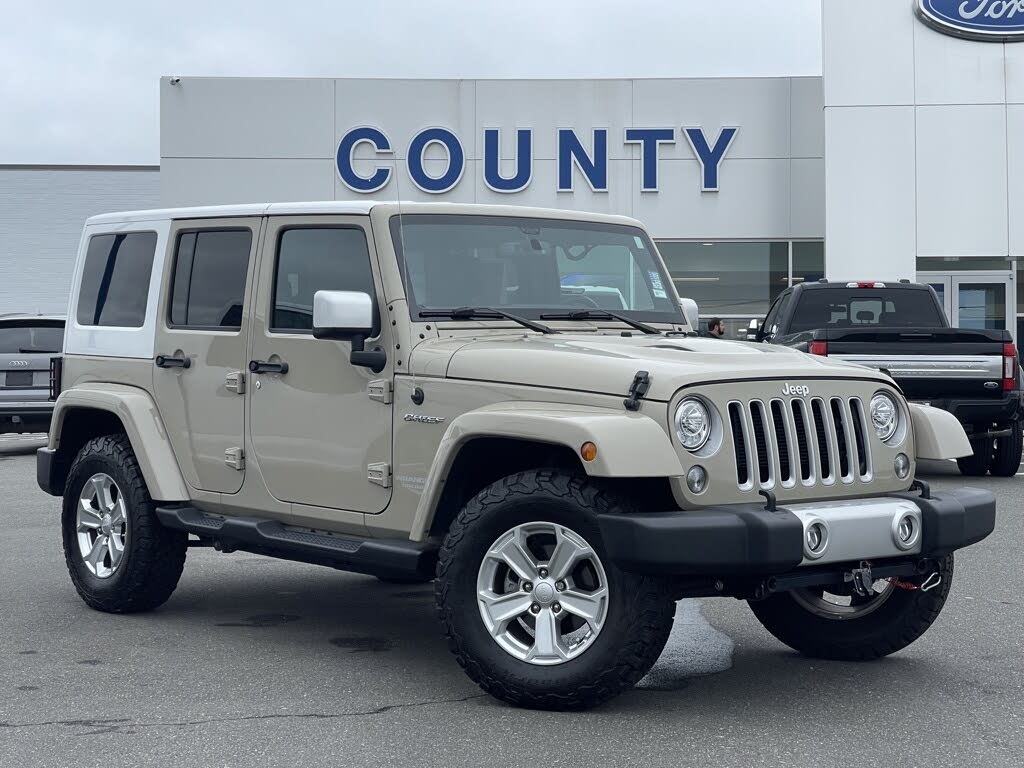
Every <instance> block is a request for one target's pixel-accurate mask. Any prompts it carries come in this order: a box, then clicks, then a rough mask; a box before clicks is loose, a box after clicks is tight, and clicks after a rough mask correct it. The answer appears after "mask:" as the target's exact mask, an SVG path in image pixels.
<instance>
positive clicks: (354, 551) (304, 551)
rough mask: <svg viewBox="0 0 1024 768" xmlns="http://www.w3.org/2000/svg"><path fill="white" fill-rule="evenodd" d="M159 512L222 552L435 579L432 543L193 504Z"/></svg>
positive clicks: (162, 518)
mask: <svg viewBox="0 0 1024 768" xmlns="http://www.w3.org/2000/svg"><path fill="white" fill-rule="evenodd" d="M156 514H157V517H158V518H159V520H160V522H161V523H162V524H163V525H164V526H166V527H167V528H173V529H174V530H178V531H185V532H186V533H191V534H194V535H196V536H199V537H200V538H201V539H209V540H212V541H213V543H214V546H215V547H217V548H218V549H220V550H222V551H229V552H230V551H231V550H235V549H241V550H245V551H247V552H254V553H256V554H261V555H269V556H271V557H278V558H283V559H285V560H296V561H298V562H303V563H313V564H316V565H326V566H330V567H332V568H338V569H340V570H343V571H354V572H356V573H367V574H370V575H372V576H384V577H387V578H395V579H403V578H407V579H431V578H433V575H434V568H435V566H436V565H437V550H438V547H437V545H436V544H433V543H430V542H418V541H409V540H407V539H370V538H362V537H358V536H342V535H339V534H326V533H314V532H312V531H304V530H300V529H296V528H289V527H287V526H285V525H284V524H282V523H280V522H278V521H277V520H264V519H260V518H255V517H227V518H225V517H216V516H214V515H208V514H206V513H205V512H204V511H203V510H201V509H197V508H196V507H188V506H185V507H157V509H156Z"/></svg>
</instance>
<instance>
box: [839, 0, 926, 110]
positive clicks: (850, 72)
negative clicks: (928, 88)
mask: <svg viewBox="0 0 1024 768" xmlns="http://www.w3.org/2000/svg"><path fill="white" fill-rule="evenodd" d="M822 6H823V7H822V23H823V29H824V32H823V46H822V69H823V71H824V75H825V103H826V104H828V105H829V106H850V105H869V104H913V103H914V26H915V25H916V24H918V23H919V22H918V21H917V19H915V18H914V13H913V11H912V10H911V3H910V0H823V2H822Z"/></svg>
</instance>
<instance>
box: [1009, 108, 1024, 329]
mask: <svg viewBox="0 0 1024 768" xmlns="http://www.w3.org/2000/svg"><path fill="white" fill-rule="evenodd" d="M1006 132H1007V135H1008V137H1009V138H1010V140H1009V141H1007V156H1006V173H1007V178H1008V180H1009V182H1008V184H1007V209H1008V210H1009V214H1008V217H1007V218H1008V227H1007V229H1008V230H1009V232H1008V236H1009V243H1008V251H1009V254H1010V255H1011V256H1018V257H1024V216H1022V215H1021V213H1020V212H1021V211H1024V142H1022V141H1020V140H1019V138H1020V137H1022V136H1024V105H1022V104H1008V105H1007V106H1006ZM1022 341H1024V340H1022Z"/></svg>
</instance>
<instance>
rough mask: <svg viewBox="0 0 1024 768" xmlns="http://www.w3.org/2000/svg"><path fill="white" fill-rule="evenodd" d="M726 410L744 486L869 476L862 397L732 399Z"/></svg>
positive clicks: (828, 482)
mask: <svg viewBox="0 0 1024 768" xmlns="http://www.w3.org/2000/svg"><path fill="white" fill-rule="evenodd" d="M728 412H729V431H730V433H731V437H732V448H733V453H734V455H735V457H736V483H737V485H738V486H739V487H740V490H745V491H746V490H752V489H754V488H765V489H768V488H774V487H775V486H777V485H779V486H782V487H783V488H792V487H793V486H795V485H797V484H798V483H799V484H802V485H808V486H810V485H817V484H818V483H821V484H823V485H832V484H834V483H835V482H836V481H837V480H838V481H840V482H844V483H852V482H853V481H854V480H857V479H859V480H861V481H863V482H866V481H868V480H870V479H871V451H870V448H869V443H868V435H867V432H866V430H867V420H866V418H865V409H864V403H863V402H862V401H861V399H860V398H857V397H851V398H840V397H830V398H820V397H814V398H808V399H806V400H804V399H787V398H772V399H769V400H750V401H748V402H746V403H741V402H738V401H735V400H734V401H732V402H730V403H729V407H728Z"/></svg>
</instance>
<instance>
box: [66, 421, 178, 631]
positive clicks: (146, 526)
mask: <svg viewBox="0 0 1024 768" xmlns="http://www.w3.org/2000/svg"><path fill="white" fill-rule="evenodd" d="M98 472H103V473H106V474H107V475H109V476H110V477H111V478H113V480H114V482H115V483H116V484H117V486H118V488H119V489H120V491H121V494H122V496H123V498H124V500H125V512H126V515H127V518H128V530H129V536H128V542H127V545H126V547H125V553H124V559H123V560H122V562H121V564H120V565H119V566H118V568H117V570H116V571H115V572H114V573H113V574H112V575H111V576H110V577H109V578H105V579H100V578H97V577H96V576H95V575H94V574H92V573H90V572H89V570H88V568H87V567H86V565H85V563H84V562H83V560H82V556H81V554H80V552H79V549H78V542H77V539H76V531H75V527H76V513H77V505H78V503H79V496H80V494H81V492H82V487H83V486H84V484H85V483H86V481H87V480H88V479H89V478H90V477H92V476H93V475H94V474H96V473H98ZM155 510H156V504H155V503H154V502H153V500H152V499H151V498H150V496H149V490H148V489H147V488H146V481H145V480H144V479H143V477H142V470H141V469H139V463H138V461H137V460H136V458H135V453H134V452H133V451H132V446H131V443H130V442H129V441H128V438H127V436H126V435H123V434H121V435H105V436H103V437H96V438H93V439H92V440H90V441H89V442H87V443H86V444H85V445H84V446H82V449H81V450H80V451H79V452H78V456H77V457H76V458H75V460H74V462H73V463H72V465H71V468H70V470H69V471H68V480H67V484H66V487H65V491H64V509H63V514H62V516H61V528H62V533H63V539H64V559H65V562H66V563H67V567H68V572H69V573H70V574H71V581H72V583H74V585H75V589H76V590H78V594H79V596H80V597H81V598H82V600H84V601H85V603H86V604H87V605H88V606H89V607H90V608H95V609H96V610H98V611H104V612H107V613H137V612H140V611H148V610H152V609H153V608H156V607H157V606H159V605H162V604H163V603H164V602H166V600H167V598H169V597H170V596H171V593H172V592H174V588H175V587H176V586H177V585H178V579H179V578H180V577H181V571H182V568H183V567H184V565H185V554H186V552H187V550H188V534H186V533H183V532H180V531H172V530H170V529H168V528H165V527H163V526H162V525H161V524H160V522H159V521H158V520H157V517H156V511H155Z"/></svg>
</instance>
